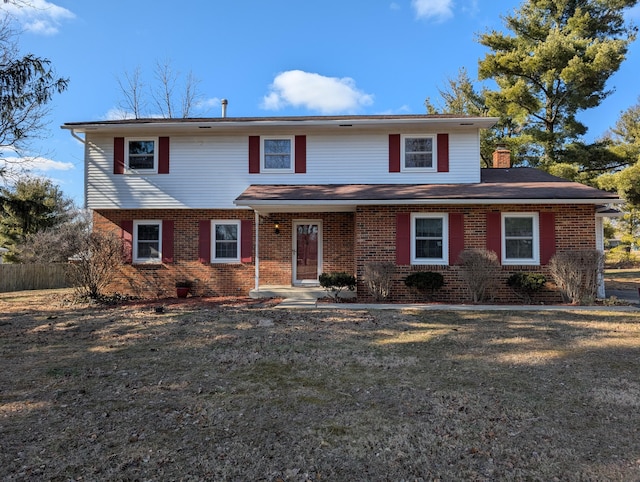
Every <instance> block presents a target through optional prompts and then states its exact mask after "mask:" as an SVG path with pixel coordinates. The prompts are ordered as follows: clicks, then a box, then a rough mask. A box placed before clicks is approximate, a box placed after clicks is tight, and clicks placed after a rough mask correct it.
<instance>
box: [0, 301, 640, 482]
mask: <svg viewBox="0 0 640 482" xmlns="http://www.w3.org/2000/svg"><path fill="white" fill-rule="evenodd" d="M65 297H66V293H65V292H56V293H55V294H53V295H51V294H47V293H39V294H38V293H30V294H27V295H25V294H2V295H0V360H1V368H2V370H1V372H0V478H2V479H3V480H54V481H63V480H64V481H67V480H79V479H82V480H242V481H245V480H269V481H275V480H292V481H298V480H325V481H326V480H331V481H336V480H340V481H341V480H349V481H365V480H366V481H378V480H380V481H382V480H393V481H396V480H407V481H408V480H437V479H439V480H477V481H483V480H563V481H565V480H640V433H639V430H640V313H638V312H614V311H609V312H607V311H599V312H577V311H574V312H572V311H565V312H533V311H532V312H515V311H506V312H399V311H375V310H372V311H353V312H352V311H348V310H339V311H334V310H309V311H306V310H303V311H294V310H292V311H287V310H278V309H273V308H271V307H269V306H266V307H265V306H263V305H260V304H247V303H244V302H237V303H233V302H231V301H230V300H226V302H225V303H224V304H218V303H213V302H212V300H187V301H186V302H181V303H177V302H176V303H174V304H169V305H167V306H166V310H165V312H164V313H156V312H155V310H154V309H153V308H154V306H156V305H153V304H144V303H139V304H127V305H122V306H117V307H107V308H101V307H90V306H85V305H73V304H69V303H68V302H65V301H64V300H65Z"/></svg>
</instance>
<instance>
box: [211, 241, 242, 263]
mask: <svg viewBox="0 0 640 482" xmlns="http://www.w3.org/2000/svg"><path fill="white" fill-rule="evenodd" d="M237 257H238V243H236V242H235V241H217V242H216V258H234V259H235V258H237Z"/></svg>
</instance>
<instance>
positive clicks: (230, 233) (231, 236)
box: [216, 224, 238, 241]
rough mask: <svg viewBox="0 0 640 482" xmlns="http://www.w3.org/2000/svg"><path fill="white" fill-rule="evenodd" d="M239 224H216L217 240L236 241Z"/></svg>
mask: <svg viewBox="0 0 640 482" xmlns="http://www.w3.org/2000/svg"><path fill="white" fill-rule="evenodd" d="M237 239H238V226H237V225H236V224H216V241H236V240H237Z"/></svg>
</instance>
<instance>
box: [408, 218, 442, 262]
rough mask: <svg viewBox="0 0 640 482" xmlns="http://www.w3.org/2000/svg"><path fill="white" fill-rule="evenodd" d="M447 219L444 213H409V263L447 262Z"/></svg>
mask: <svg viewBox="0 0 640 482" xmlns="http://www.w3.org/2000/svg"><path fill="white" fill-rule="evenodd" d="M448 221H449V219H448V216H447V215H446V214H439V213H429V214H412V215H411V240H412V242H411V264H437V265H445V264H448V261H449V243H448V239H449V226H448Z"/></svg>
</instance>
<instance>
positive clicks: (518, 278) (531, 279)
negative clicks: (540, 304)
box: [507, 272, 547, 302]
mask: <svg viewBox="0 0 640 482" xmlns="http://www.w3.org/2000/svg"><path fill="white" fill-rule="evenodd" d="M546 282H547V278H546V277H545V276H544V275H543V274H540V273H523V272H521V273H513V274H512V275H511V276H509V278H507V285H509V286H510V287H511V288H513V290H514V291H515V292H516V293H517V294H519V295H521V296H522V297H523V298H524V299H525V300H526V301H527V302H530V301H531V295H532V294H533V293H535V292H536V291H539V290H540V289H541V288H542V287H543V286H544V284H545V283H546Z"/></svg>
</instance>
